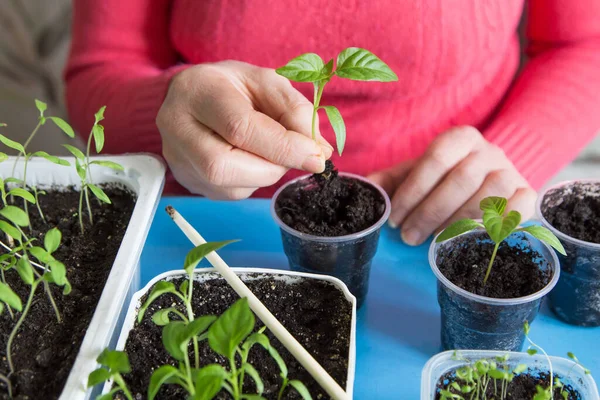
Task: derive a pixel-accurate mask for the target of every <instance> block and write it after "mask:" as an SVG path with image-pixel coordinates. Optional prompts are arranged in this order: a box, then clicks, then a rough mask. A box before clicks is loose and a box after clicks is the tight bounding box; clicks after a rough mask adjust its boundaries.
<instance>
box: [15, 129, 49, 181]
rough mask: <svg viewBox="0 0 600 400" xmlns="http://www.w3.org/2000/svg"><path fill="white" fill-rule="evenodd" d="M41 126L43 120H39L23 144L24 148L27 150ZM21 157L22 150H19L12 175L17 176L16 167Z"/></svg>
mask: <svg viewBox="0 0 600 400" xmlns="http://www.w3.org/2000/svg"><path fill="white" fill-rule="evenodd" d="M41 126H42V121H41V120H39V121H38V124H37V125H36V127H35V128H34V129H33V132H31V134H30V135H29V137H28V138H27V140H26V141H25V144H23V150H25V151H27V146H28V145H29V142H31V140H32V139H33V137H34V136H35V134H36V133H37V131H38V130H39V129H40V127H41ZM19 158H21V152H19V154H18V155H17V159H16V160H15V163H14V164H13V169H12V173H11V174H10V175H11V176H15V169H17V163H18V162H19ZM23 180H24V179H23Z"/></svg>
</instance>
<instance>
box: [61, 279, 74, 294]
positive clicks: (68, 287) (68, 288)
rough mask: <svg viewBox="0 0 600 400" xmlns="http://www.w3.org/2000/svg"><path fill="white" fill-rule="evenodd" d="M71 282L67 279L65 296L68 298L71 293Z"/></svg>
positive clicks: (64, 288) (64, 289)
mask: <svg viewBox="0 0 600 400" xmlns="http://www.w3.org/2000/svg"><path fill="white" fill-rule="evenodd" d="M71 289H72V287H71V282H69V281H68V280H67V279H65V286H64V287H63V295H65V296H67V295H68V294H69V293H71Z"/></svg>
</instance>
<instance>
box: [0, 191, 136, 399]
mask: <svg viewBox="0 0 600 400" xmlns="http://www.w3.org/2000/svg"><path fill="white" fill-rule="evenodd" d="M104 190H105V192H106V193H107V195H108V196H109V198H110V199H111V201H112V205H106V204H102V205H100V204H98V202H97V201H96V200H95V199H94V200H92V209H93V217H94V225H93V226H91V227H90V226H89V225H88V226H86V228H87V229H86V231H85V234H84V235H81V230H80V228H79V222H78V218H77V216H76V215H77V211H78V202H79V192H75V191H73V190H69V191H58V190H48V194H47V195H44V196H40V199H39V201H40V205H41V207H42V211H43V212H44V214H45V216H46V220H47V224H44V222H43V221H42V220H41V218H40V216H39V214H38V211H37V209H36V207H35V205H34V206H33V207H32V206H31V205H29V215H30V219H31V224H32V227H33V232H32V233H31V234H30V237H31V238H37V239H38V241H41V243H43V238H44V234H45V233H46V231H48V230H49V229H51V228H53V227H58V228H59V229H60V231H61V232H62V243H61V246H60V247H59V249H58V250H57V251H56V252H55V253H54V254H53V255H54V257H55V258H56V259H57V260H60V261H62V262H63V263H64V264H65V266H66V267H67V278H68V279H69V281H70V283H71V285H72V287H73V289H72V291H71V293H70V294H69V295H67V296H63V294H62V288H59V287H57V286H56V285H50V288H51V293H52V296H53V297H54V300H55V302H56V305H57V307H58V310H59V311H60V315H61V318H62V322H61V323H58V322H57V319H56V315H55V313H54V310H53V308H52V306H51V304H50V302H49V300H48V297H47V295H46V293H45V291H44V287H43V285H39V286H38V288H37V290H36V294H35V297H34V300H33V303H32V304H33V305H32V307H31V310H30V311H29V313H28V314H27V317H26V318H25V320H24V323H23V325H22V326H21V328H20V329H19V333H18V335H17V337H16V339H15V340H14V342H13V346H12V360H13V363H14V366H15V373H14V374H12V376H10V381H11V383H12V389H13V397H14V398H15V399H19V400H26V399H31V400H41V399H43V400H51V399H57V398H58V396H59V395H60V393H61V392H62V389H63V387H64V385H65V383H66V380H67V377H68V375H69V372H70V371H71V368H72V366H73V363H74V362H75V358H76V356H77V353H78V352H79V347H80V345H81V342H82V341H83V337H84V336H85V333H86V330H87V328H88V325H89V323H90V321H91V319H92V316H93V313H94V311H95V309H96V305H97V304H98V301H99V299H100V295H101V294H102V290H103V289H104V284H105V283H106V280H107V278H108V275H109V272H110V269H111V267H112V265H113V262H114V260H115V257H116V255H117V251H118V250H119V246H120V245H121V241H122V239H123V236H124V234H125V230H126V228H127V225H128V223H129V219H130V217H131V213H132V212H133V207H134V205H135V197H134V195H132V194H131V193H130V192H129V191H126V190H123V189H121V188H117V187H108V188H106V187H105V189H104ZM19 205H20V204H19ZM85 217H86V218H87V214H85ZM87 223H89V221H87ZM25 232H26V233H29V232H27V231H25ZM38 243H40V242H38ZM6 281H7V282H8V284H9V285H10V286H11V288H13V290H15V292H16V293H17V294H18V295H19V297H20V298H21V300H22V301H23V304H25V302H26V299H27V297H28V295H29V286H26V285H25V284H23V283H22V281H21V280H20V278H19V276H18V275H17V273H16V272H15V271H14V270H11V271H8V272H7V273H6ZM19 315H20V314H19V313H16V315H15V319H14V320H13V319H11V317H10V315H9V313H8V312H7V310H4V313H3V314H2V315H0V373H2V374H4V375H8V372H9V366H8V362H7V359H6V344H7V341H8V337H9V335H10V332H11V330H12V328H13V326H14V324H15V323H16V319H17V318H18V317H19ZM0 399H3V400H4V399H9V396H8V392H7V388H6V386H5V385H4V384H3V383H0Z"/></svg>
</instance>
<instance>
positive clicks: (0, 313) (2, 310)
mask: <svg viewBox="0 0 600 400" xmlns="http://www.w3.org/2000/svg"><path fill="white" fill-rule="evenodd" d="M3 312H4V303H0V315H2V313H3Z"/></svg>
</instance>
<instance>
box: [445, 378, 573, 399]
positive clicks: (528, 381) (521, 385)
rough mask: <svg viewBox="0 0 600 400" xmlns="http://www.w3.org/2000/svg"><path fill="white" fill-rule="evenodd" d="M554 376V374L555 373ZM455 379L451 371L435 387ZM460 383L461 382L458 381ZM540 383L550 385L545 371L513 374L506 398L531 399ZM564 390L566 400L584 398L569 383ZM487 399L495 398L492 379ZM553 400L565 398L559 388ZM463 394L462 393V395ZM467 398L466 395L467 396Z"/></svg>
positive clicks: (453, 391) (555, 391) (498, 388)
mask: <svg viewBox="0 0 600 400" xmlns="http://www.w3.org/2000/svg"><path fill="white" fill-rule="evenodd" d="M555 378H556V375H555ZM454 380H455V376H454V374H453V373H448V374H446V375H445V376H444V377H443V378H442V379H440V381H439V382H438V384H437V388H438V389H441V388H444V389H446V388H447V387H448V385H449V384H450V383H452V382H453V381H454ZM458 383H459V384H461V382H460V381H459V382H458ZM537 385H540V386H542V387H544V388H546V387H548V386H549V385H550V375H549V374H547V373H540V374H529V373H523V374H519V375H517V376H515V378H514V380H513V381H512V382H511V383H509V384H508V390H507V393H508V394H507V396H506V400H531V399H532V398H533V396H534V395H535V394H536V393H537V392H536V386H537ZM497 390H498V392H497V393H500V382H498V385H497ZM450 391H451V392H452V393H456V394H459V392H457V391H456V390H455V389H452V388H451V389H450ZM564 391H565V392H566V393H567V398H566V400H585V399H582V397H581V394H580V393H579V392H578V391H577V390H575V389H573V387H572V386H571V385H565V388H564ZM486 394H487V397H486V398H488V399H491V398H496V397H497V396H496V395H495V394H494V381H493V380H492V381H491V383H490V385H489V386H488V388H487V391H486ZM553 395H554V396H553V397H552V399H553V400H565V398H564V397H563V396H562V395H561V394H560V389H555V390H554V393H553ZM463 396H464V395H463ZM440 398H441V396H440V394H439V393H438V395H437V396H436V400H439V399H440ZM467 398H468V397H467Z"/></svg>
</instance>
